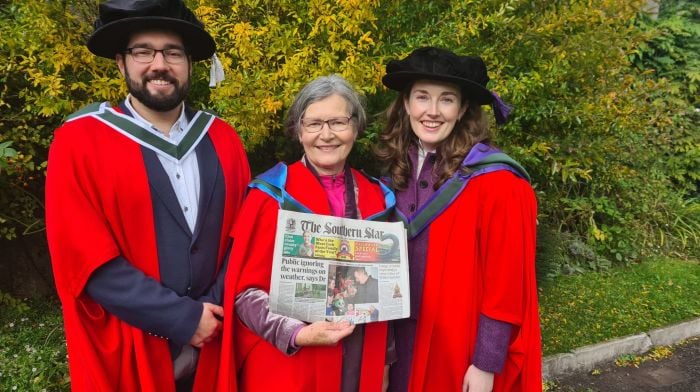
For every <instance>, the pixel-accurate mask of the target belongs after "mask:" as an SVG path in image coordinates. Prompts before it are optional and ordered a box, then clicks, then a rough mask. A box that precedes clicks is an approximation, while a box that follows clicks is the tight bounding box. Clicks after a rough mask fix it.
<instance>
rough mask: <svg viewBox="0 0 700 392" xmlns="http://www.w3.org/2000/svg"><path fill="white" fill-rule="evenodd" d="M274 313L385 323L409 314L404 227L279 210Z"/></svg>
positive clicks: (310, 319)
mask: <svg viewBox="0 0 700 392" xmlns="http://www.w3.org/2000/svg"><path fill="white" fill-rule="evenodd" d="M275 238H276V240H275V249H274V253H273V264H272V279H271V281H270V311H271V312H273V313H276V314H282V315H285V316H289V317H294V318H296V319H299V320H302V321H307V322H314V321H319V320H328V321H341V320H347V321H349V322H351V323H353V324H364V323H370V322H375V321H386V320H393V319H399V318H405V317H408V316H409V314H410V299H409V287H408V285H409V279H408V250H407V249H408V248H407V240H406V230H405V229H404V227H403V224H402V223H401V222H392V223H387V222H374V221H366V220H358V219H349V218H338V217H334V216H327V215H316V214H305V213H300V212H293V211H286V210H280V212H279V216H278V220H277V233H276V237H275Z"/></svg>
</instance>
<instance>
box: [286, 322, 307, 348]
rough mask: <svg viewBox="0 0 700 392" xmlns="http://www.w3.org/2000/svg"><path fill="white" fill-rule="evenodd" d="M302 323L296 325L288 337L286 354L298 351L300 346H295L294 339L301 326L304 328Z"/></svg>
mask: <svg viewBox="0 0 700 392" xmlns="http://www.w3.org/2000/svg"><path fill="white" fill-rule="evenodd" d="M304 326H305V324H304V325H298V326H297V327H296V328H295V329H294V332H292V337H291V338H289V348H288V349H287V354H289V355H292V354H294V353H296V352H297V351H299V349H300V348H301V347H300V346H297V344H296V340H297V335H298V334H299V331H301V329H302V328H304Z"/></svg>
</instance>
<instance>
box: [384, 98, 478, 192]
mask: <svg viewBox="0 0 700 392" xmlns="http://www.w3.org/2000/svg"><path fill="white" fill-rule="evenodd" d="M412 87H413V86H408V87H406V88H405V89H404V90H403V91H402V92H401V93H400V94H399V96H398V97H397V98H396V100H395V101H394V102H393V103H392V104H391V105H390V106H389V108H388V109H387V110H386V116H387V123H386V126H385V127H384V130H383V131H382V133H381V134H380V135H379V145H378V146H377V147H375V148H374V154H375V155H376V156H377V158H379V160H381V161H382V162H384V163H386V164H387V172H386V173H385V175H387V176H389V178H390V179H391V183H392V186H393V188H394V189H396V190H399V191H403V190H405V189H406V186H407V185H408V180H409V179H410V176H411V175H412V173H411V170H412V168H411V165H410V160H409V157H408V151H409V148H410V147H411V146H416V148H418V138H417V137H416V135H415V134H414V133H413V130H412V129H411V122H410V119H409V116H408V113H407V112H406V108H405V106H404V102H405V101H406V100H407V99H408V97H409V95H410V93H411V88H412ZM464 105H467V110H466V111H465V112H464V115H463V116H462V118H461V119H459V121H457V123H455V127H454V129H453V130H452V132H450V134H449V135H448V136H447V138H446V139H445V140H443V141H442V142H441V143H440V144H439V145H438V146H437V150H436V151H435V153H436V155H437V159H436V161H435V166H434V169H433V176H434V177H435V178H436V179H437V180H436V181H435V189H438V188H439V187H440V186H441V185H442V184H444V183H445V181H447V180H448V179H449V178H450V177H452V175H453V174H454V173H455V172H456V171H457V170H460V166H461V164H462V161H463V160H464V157H465V156H466V155H467V153H468V152H469V150H471V148H472V147H473V146H474V145H475V144H477V143H489V142H490V140H491V133H490V131H489V128H488V121H487V120H486V116H485V115H484V111H483V110H482V109H481V106H480V105H479V104H478V103H476V102H472V101H470V100H468V99H467V98H465V97H462V106H464Z"/></svg>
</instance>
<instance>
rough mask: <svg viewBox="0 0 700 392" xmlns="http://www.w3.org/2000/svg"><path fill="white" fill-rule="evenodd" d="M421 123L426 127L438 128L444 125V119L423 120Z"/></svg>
mask: <svg viewBox="0 0 700 392" xmlns="http://www.w3.org/2000/svg"><path fill="white" fill-rule="evenodd" d="M421 124H423V126H424V127H426V128H437V127H439V126H440V125H442V121H421Z"/></svg>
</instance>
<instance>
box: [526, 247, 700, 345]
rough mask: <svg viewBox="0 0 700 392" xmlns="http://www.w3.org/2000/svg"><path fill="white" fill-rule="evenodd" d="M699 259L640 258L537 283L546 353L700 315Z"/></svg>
mask: <svg viewBox="0 0 700 392" xmlns="http://www.w3.org/2000/svg"><path fill="white" fill-rule="evenodd" d="M698 290H700V264H698V261H697V260H696V261H691V262H688V261H683V260H677V259H676V260H674V259H657V260H645V261H644V262H643V263H640V264H634V265H631V266H629V267H619V266H618V267H614V268H612V269H610V271H608V272H606V273H592V272H588V273H585V274H580V275H574V276H561V277H559V278H557V279H555V280H553V281H550V282H547V283H546V284H544V285H543V286H542V287H541V288H540V296H539V297H540V321H541V324H542V346H543V351H544V353H545V355H549V354H554V353H560V352H566V351H569V350H572V349H574V348H578V347H582V346H586V345H589V344H594V343H599V342H603V341H606V340H610V339H613V338H618V337H622V336H626V335H630V334H635V333H641V332H646V331H649V330H652V329H655V328H660V327H662V326H666V325H669V324H673V323H677V322H681V321H684V320H687V319H690V318H693V317H698V316H700V298H698V296H697V294H696V293H697V292H698Z"/></svg>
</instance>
